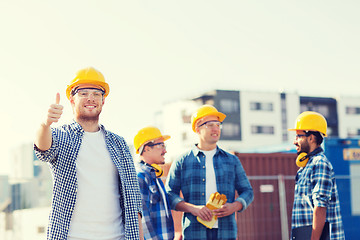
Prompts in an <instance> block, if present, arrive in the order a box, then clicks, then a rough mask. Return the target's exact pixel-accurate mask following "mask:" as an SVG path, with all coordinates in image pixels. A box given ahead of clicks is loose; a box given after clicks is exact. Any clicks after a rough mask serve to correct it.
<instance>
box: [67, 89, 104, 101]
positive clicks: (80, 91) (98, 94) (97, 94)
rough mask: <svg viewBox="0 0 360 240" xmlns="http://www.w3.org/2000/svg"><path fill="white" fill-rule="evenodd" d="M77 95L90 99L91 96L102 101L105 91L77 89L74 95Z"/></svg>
mask: <svg viewBox="0 0 360 240" xmlns="http://www.w3.org/2000/svg"><path fill="white" fill-rule="evenodd" d="M75 94H77V95H78V96H79V97H80V98H89V97H90V95H93V97H94V98H95V99H100V98H102V97H103V96H104V91H102V90H100V89H97V90H93V91H89V89H77V90H75V91H74V95H75Z"/></svg>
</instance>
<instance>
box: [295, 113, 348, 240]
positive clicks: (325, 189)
mask: <svg viewBox="0 0 360 240" xmlns="http://www.w3.org/2000/svg"><path fill="white" fill-rule="evenodd" d="M326 130H327V122H326V119H325V118H324V116H322V115H321V114H320V113H317V112H313V111H306V112H303V113H301V114H300V115H299V116H298V117H297V119H296V121H295V128H294V129H289V131H296V137H295V141H294V145H295V146H296V150H297V152H298V154H299V156H298V158H297V159H296V165H297V166H298V167H300V168H299V170H298V172H297V174H296V182H295V194H294V195H295V196H294V205H293V210H292V221H291V228H292V239H298V237H301V239H304V238H303V237H304V235H305V234H306V232H309V235H311V236H308V239H310V237H311V239H323V238H320V236H321V235H322V234H323V235H322V236H324V235H327V236H330V239H331V240H344V239H345V234H344V228H343V223H342V219H341V213H340V201H339V195H338V191H337V186H336V180H335V174H334V169H333V166H332V164H331V163H330V161H329V160H328V159H327V158H326V156H325V154H324V151H323V149H322V148H321V147H320V145H321V143H322V142H323V138H324V137H326V136H327V135H326ZM327 225H329V228H327V227H325V226H327ZM309 226H310V229H312V231H311V233H310V231H306V229H309ZM325 231H326V232H325Z"/></svg>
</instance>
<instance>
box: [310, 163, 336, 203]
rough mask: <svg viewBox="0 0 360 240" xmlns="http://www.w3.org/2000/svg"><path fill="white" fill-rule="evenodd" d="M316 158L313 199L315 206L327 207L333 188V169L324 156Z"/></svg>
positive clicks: (312, 182) (313, 175) (312, 177)
mask: <svg viewBox="0 0 360 240" xmlns="http://www.w3.org/2000/svg"><path fill="white" fill-rule="evenodd" d="M314 160H315V161H316V164H314V167H313V171H312V174H311V185H312V200H313V203H314V206H318V207H327V206H328V204H329V201H330V198H331V191H332V189H333V181H332V176H333V175H334V173H333V169H332V168H331V166H330V165H329V164H328V163H327V162H325V161H324V160H323V159H322V158H319V159H314Z"/></svg>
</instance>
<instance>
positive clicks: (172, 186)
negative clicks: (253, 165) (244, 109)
mask: <svg viewBox="0 0 360 240" xmlns="http://www.w3.org/2000/svg"><path fill="white" fill-rule="evenodd" d="M225 117H226V115H225V114H223V113H221V112H218V111H217V109H216V108H215V107H213V106H211V105H203V106H202V107H200V108H199V109H198V110H197V111H196V112H195V113H194V114H193V115H192V118H191V124H192V129H193V131H194V132H195V133H196V134H197V135H198V139H199V142H198V144H195V145H194V146H193V147H192V149H191V150H190V151H188V152H187V153H185V154H184V155H182V156H181V157H179V158H178V159H177V160H176V161H174V162H173V163H172V165H171V168H170V171H169V175H168V178H167V181H166V184H165V186H166V191H167V192H168V195H169V199H170V204H171V208H172V209H174V210H177V211H182V212H184V215H183V221H182V224H183V236H184V239H199V240H200V239H208V240H211V239H222V240H224V239H236V237H237V226H236V221H235V212H242V211H244V210H245V209H246V208H247V207H248V206H249V204H250V203H251V202H252V201H253V198H254V194H253V190H252V187H251V185H250V182H249V180H248V178H247V176H246V174H245V171H244V168H243V167H242V165H241V163H240V161H239V159H238V158H237V157H236V156H234V155H232V154H230V153H228V152H226V151H224V150H222V149H221V148H219V147H218V146H217V142H218V141H219V139H220V134H221V124H222V121H223V120H224V119H225ZM180 191H181V192H182V194H183V198H182V197H180ZM235 191H236V192H237V193H238V197H237V198H235ZM216 192H218V193H219V194H223V195H225V196H226V199H227V203H225V204H224V205H223V206H222V207H220V208H218V209H213V210H210V209H209V208H208V207H206V206H205V205H206V203H207V200H208V199H209V198H210V196H211V194H213V193H216ZM215 216H216V218H217V221H215V223H214V224H213V225H212V224H208V225H207V226H206V225H203V224H201V223H200V222H199V220H200V221H212V223H213V217H215Z"/></svg>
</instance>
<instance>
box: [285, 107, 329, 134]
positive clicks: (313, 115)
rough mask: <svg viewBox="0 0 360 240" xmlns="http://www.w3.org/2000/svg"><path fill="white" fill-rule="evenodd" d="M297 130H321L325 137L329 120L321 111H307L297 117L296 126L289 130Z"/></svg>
mask: <svg viewBox="0 0 360 240" xmlns="http://www.w3.org/2000/svg"><path fill="white" fill-rule="evenodd" d="M296 130H302V131H315V132H320V133H322V135H323V136H324V137H327V134H326V130H327V122H326V119H325V118H324V116H323V115H321V114H320V113H317V112H312V111H306V112H303V113H301V114H300V115H299V116H298V117H297V119H296V121H295V128H292V129H288V131H296Z"/></svg>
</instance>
